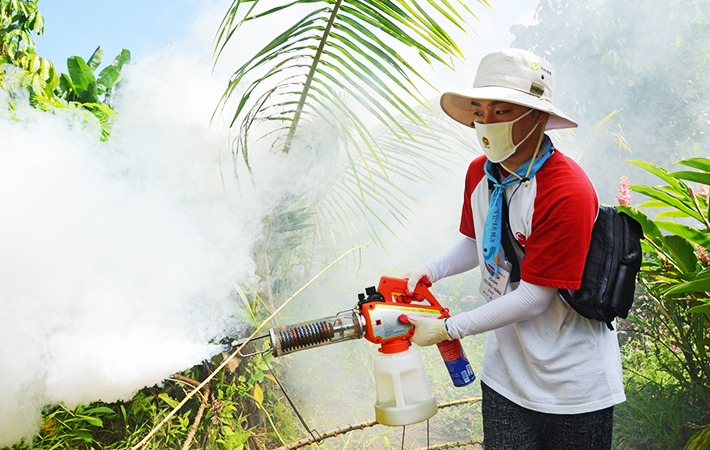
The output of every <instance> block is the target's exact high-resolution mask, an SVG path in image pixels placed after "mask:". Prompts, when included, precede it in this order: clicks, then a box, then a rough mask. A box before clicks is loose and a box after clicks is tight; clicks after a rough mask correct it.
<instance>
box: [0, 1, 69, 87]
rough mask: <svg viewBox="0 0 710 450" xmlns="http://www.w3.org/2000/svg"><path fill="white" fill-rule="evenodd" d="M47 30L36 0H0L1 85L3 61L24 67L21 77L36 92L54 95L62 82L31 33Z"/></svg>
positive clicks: (0, 84) (40, 32) (0, 82)
mask: <svg viewBox="0 0 710 450" xmlns="http://www.w3.org/2000/svg"><path fill="white" fill-rule="evenodd" d="M43 33H44V17H43V16H42V14H41V13H40V12H39V9H38V8H37V0H0V87H2V86H3V82H2V79H3V78H4V69H3V68H2V67H1V65H2V64H11V65H13V66H16V67H19V68H20V69H22V77H21V78H22V81H23V82H24V83H26V85H27V87H28V88H29V89H31V90H32V91H33V93H35V94H37V95H51V93H52V91H53V90H54V89H55V88H56V87H57V86H58V84H59V76H58V74H57V72H56V70H55V69H54V66H53V65H52V63H51V62H50V61H49V60H48V59H45V58H42V57H40V56H38V55H37V54H36V53H35V51H34V48H35V43H34V40H33V39H32V34H37V35H42V34H43Z"/></svg>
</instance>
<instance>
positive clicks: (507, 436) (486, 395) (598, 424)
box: [481, 382, 614, 450]
mask: <svg viewBox="0 0 710 450" xmlns="http://www.w3.org/2000/svg"><path fill="white" fill-rule="evenodd" d="M481 389H482V390H483V405H482V412H483V446H484V448H485V450H609V449H611V434H612V428H613V425H614V407H613V406H612V407H609V408H606V409H602V410H599V411H594V412H590V413H582V414H546V413H541V412H537V411H532V410H529V409H526V408H523V407H522V406H519V405H516V404H515V403H513V402H511V401H510V400H508V399H506V398H505V397H503V396H502V395H500V394H498V393H497V392H496V391H494V390H493V389H491V388H490V387H488V386H486V385H485V384H484V383H483V382H481Z"/></svg>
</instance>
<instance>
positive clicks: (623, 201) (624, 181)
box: [616, 175, 631, 206]
mask: <svg viewBox="0 0 710 450" xmlns="http://www.w3.org/2000/svg"><path fill="white" fill-rule="evenodd" d="M616 199H617V200H618V201H619V204H620V205H624V206H631V189H630V188H629V179H628V178H626V175H624V176H622V177H621V180H619V195H617V196H616Z"/></svg>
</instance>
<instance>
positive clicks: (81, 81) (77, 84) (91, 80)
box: [67, 56, 99, 103]
mask: <svg viewBox="0 0 710 450" xmlns="http://www.w3.org/2000/svg"><path fill="white" fill-rule="evenodd" d="M67 69H68V70H69V76H70V77H71V80H72V83H73V84H74V92H75V94H76V95H77V97H78V99H79V101H80V102H82V103H96V102H98V100H99V99H98V97H97V95H96V78H95V77H94V73H93V72H92V71H91V68H89V66H88V65H87V64H86V63H85V62H84V60H83V59H82V58H81V57H80V56H72V57H70V58H67Z"/></svg>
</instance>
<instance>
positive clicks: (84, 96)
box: [39, 46, 131, 141]
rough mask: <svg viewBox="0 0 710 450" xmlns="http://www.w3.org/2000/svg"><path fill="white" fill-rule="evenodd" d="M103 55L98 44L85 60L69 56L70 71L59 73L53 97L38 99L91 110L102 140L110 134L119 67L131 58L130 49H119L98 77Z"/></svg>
mask: <svg viewBox="0 0 710 450" xmlns="http://www.w3.org/2000/svg"><path fill="white" fill-rule="evenodd" d="M103 57H104V50H103V49H102V48H101V46H99V47H98V48H97V49H96V50H95V51H94V53H93V54H92V55H91V58H89V62H88V63H87V62H85V61H84V59H83V58H82V57H80V56H72V57H70V58H68V59H67V70H68V71H69V74H65V73H63V74H62V75H61V77H60V81H59V85H58V86H57V90H56V91H55V92H54V93H53V96H52V97H49V98H41V99H39V100H40V101H42V102H44V104H45V105H51V106H55V107H56V106H59V107H62V106H63V107H67V108H69V107H81V108H84V109H86V110H88V111H90V112H91V113H92V114H93V115H94V116H95V117H96V118H97V119H98V121H99V124H100V126H101V140H103V141H105V140H106V139H108V137H109V135H110V134H111V127H112V125H113V118H114V114H115V112H114V111H113V109H112V108H111V106H110V99H111V93H112V92H113V90H114V88H115V87H116V85H117V84H118V82H119V81H120V75H121V69H122V68H123V66H124V65H125V64H127V63H129V62H130V61H131V53H130V52H129V51H128V50H126V49H125V48H124V49H122V50H121V53H119V54H118V56H116V58H115V59H114V60H113V62H112V63H111V65H109V66H106V67H105V68H104V69H103V70H102V71H101V73H99V76H98V78H97V77H96V76H95V75H94V72H95V71H96V69H97V68H98V67H99V65H101V62H102V61H103ZM57 100H58V101H57Z"/></svg>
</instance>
